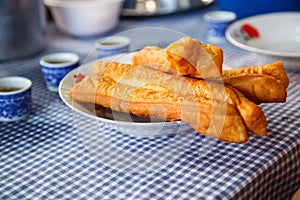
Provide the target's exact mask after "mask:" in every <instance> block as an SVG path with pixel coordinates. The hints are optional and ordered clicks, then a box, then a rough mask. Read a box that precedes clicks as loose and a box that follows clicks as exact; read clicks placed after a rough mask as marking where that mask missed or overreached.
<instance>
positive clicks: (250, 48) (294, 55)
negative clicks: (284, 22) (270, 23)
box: [225, 11, 300, 58]
mask: <svg viewBox="0 0 300 200" xmlns="http://www.w3.org/2000/svg"><path fill="white" fill-rule="evenodd" d="M282 16H290V17H296V16H297V17H300V12H296V11H293V12H290V11H287V12H284V11H283V12H272V13H266V14H260V15H254V16H250V17H246V18H243V19H240V20H237V21H235V22H233V23H232V24H230V25H229V27H228V28H227V29H226V32H225V38H226V39H227V40H228V41H229V42H230V43H231V44H233V45H234V46H236V47H239V48H241V49H244V50H247V51H251V52H254V53H260V54H265V55H270V56H279V57H286V58H300V52H299V53H294V52H292V53H289V52H280V51H272V50H267V49H262V48H258V47H254V46H249V45H246V44H244V43H241V42H239V41H237V40H235V39H234V38H233V37H231V33H232V31H233V30H235V29H236V28H237V27H238V26H239V25H241V24H243V23H245V22H248V21H249V20H251V21H252V20H260V19H262V18H271V17H282Z"/></svg>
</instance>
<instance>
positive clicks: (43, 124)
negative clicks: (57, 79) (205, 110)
mask: <svg viewBox="0 0 300 200" xmlns="http://www.w3.org/2000/svg"><path fill="white" fill-rule="evenodd" d="M210 9H214V8H213V7H209V8H206V9H202V10H197V11H192V12H187V13H180V14H176V15H168V16H160V17H154V18H123V19H122V20H121V23H120V25H119V26H118V27H117V29H116V30H114V31H113V32H112V33H109V34H107V35H113V34H117V33H119V32H122V31H126V30H130V29H134V28H141V27H164V28H169V29H172V30H176V31H179V32H181V33H183V34H186V35H189V36H191V37H193V38H196V39H199V40H200V41H202V42H204V43H206V42H207V41H206V38H205V29H204V24H203V21H202V15H203V13H204V12H206V11H207V10H210ZM107 35H103V36H107ZM101 37H102V36H101ZM95 39H96V38H73V37H69V36H67V35H64V34H61V33H60V32H58V31H57V30H56V28H55V26H54V25H53V24H52V25H51V24H50V25H49V26H48V29H47V46H46V48H45V50H44V51H42V52H40V53H39V54H37V55H34V56H31V57H26V58H20V59H15V60H11V61H5V62H1V63H0V76H1V77H3V76H11V75H18V76H25V77H28V78H30V79H31V80H32V81H33V86H32V98H33V107H32V114H31V115H30V117H29V118H27V119H26V120H24V121H20V122H13V123H0V199H186V200H190V199H289V198H290V197H291V196H292V195H293V193H294V192H295V191H296V190H297V188H299V187H300V159H299V158H300V157H299V156H300V145H299V144H300V73H299V72H293V71H288V75H289V77H290V81H291V83H290V86H289V88H288V98H287V102H286V103H282V104H262V105H261V107H262V108H263V110H264V112H265V114H266V116H267V121H268V136H266V137H256V136H253V135H251V138H250V140H249V142H248V143H245V144H229V143H224V142H220V141H217V140H215V139H208V138H205V137H204V136H202V135H200V134H197V133H194V132H191V133H189V134H187V136H186V137H180V138H179V139H178V140H176V142H177V146H176V148H172V149H171V148H170V149H167V150H168V152H171V153H172V152H174V153H178V152H180V154H178V155H176V154H173V155H174V156H175V157H172V158H170V159H168V160H163V161H162V162H160V164H161V165H160V166H159V167H158V168H155V169H153V168H150V170H135V169H133V168H131V169H128V168H126V166H128V163H126V162H125V160H126V158H124V157H121V156H120V157H118V156H116V155H114V156H115V157H110V153H112V152H109V151H107V152H105V151H104V152H102V154H100V155H107V158H105V159H106V160H105V159H103V158H101V157H97V156H95V155H94V154H93V153H91V150H92V149H90V148H89V147H87V146H86V145H85V144H86V143H85V142H86V141H87V140H89V139H90V140H93V139H95V138H97V133H99V134H101V137H102V138H104V137H106V139H108V138H109V140H110V143H109V144H110V145H114V147H116V148H121V149H122V150H124V151H128V152H129V154H130V153H132V152H135V153H136V152H137V151H138V153H140V154H141V155H142V156H144V155H146V152H147V151H149V149H152V150H153V149H155V148H158V147H159V148H163V147H164V145H165V144H167V143H168V140H169V139H170V138H168V137H167V138H166V137H159V138H150V139H138V138H134V137H130V136H128V135H125V134H121V133H118V132H116V131H114V130H113V129H111V128H110V127H106V126H104V125H103V126H92V123H91V126H89V127H88V128H87V129H85V130H83V129H82V127H81V126H78V124H80V122H84V123H85V122H86V121H85V120H83V121H80V120H78V119H79V118H80V116H78V115H77V114H76V113H74V112H73V111H72V110H71V109H70V108H68V107H67V106H66V105H65V104H64V103H63V102H62V101H61V100H60V97H59V95H58V94H57V93H53V92H49V91H48V90H47V89H46V86H45V83H44V80H43V76H42V73H41V71H40V68H39V64H38V62H39V59H40V58H41V57H42V56H43V55H46V54H49V53H53V52H58V51H70V52H75V53H78V54H79V55H80V56H81V60H84V59H85V58H86V56H87V55H88V54H89V53H90V52H91V51H92V50H93V41H94V40H95ZM146 39H147V38H145V40H146ZM218 45H219V46H220V47H221V48H223V50H224V53H225V64H226V65H229V66H231V67H240V66H244V65H256V64H263V63H268V62H272V61H275V60H277V59H278V58H274V57H268V56H264V55H259V54H255V53H250V52H246V51H243V50H241V49H238V48H236V47H234V46H233V45H231V44H229V43H227V42H224V43H222V44H218ZM299 68H300V62H299ZM78 117H79V118H78ZM75 118H76V119H77V120H78V121H76V119H75ZM74 119H75V120H74ZM87 121H88V120H87ZM75 123H76V124H75ZM85 124H86V123H85ZM83 132H84V134H82V133H83ZM80 133H81V134H80ZM85 136H86V138H85ZM108 136H109V137H108ZM99 137H100V136H99ZM187 138H189V141H188V143H186V142H187ZM190 139H191V140H190ZM109 144H108V145H109ZM210 144H212V145H211V146H210ZM180 145H184V147H185V148H180ZM94 148H95V149H97V148H99V149H100V150H101V149H103V148H101V145H100V146H98V147H96V146H95V147H94ZM181 150H182V151H181ZM168 155H172V154H168ZM164 156H165V155H162V157H164ZM109 158H110V159H109ZM134 162H135V161H134V160H132V161H131V163H130V164H132V163H134ZM112 163H115V164H116V165H112ZM139 164H140V165H141V166H142V165H143V163H137V169H139V167H140V166H139ZM148 164H149V163H148ZM150 165H151V163H150ZM123 169H126V170H123ZM143 169H146V168H143Z"/></svg>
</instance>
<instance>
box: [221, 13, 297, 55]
mask: <svg viewBox="0 0 300 200" xmlns="http://www.w3.org/2000/svg"><path fill="white" fill-rule="evenodd" d="M244 24H250V25H252V26H253V27H255V28H256V29H257V31H258V32H259V37H258V38H252V37H246V36H245V34H244V32H243V31H241V27H242V25H244ZM226 38H227V40H228V41H229V42H231V43H232V44H234V45H236V46H237V47H240V48H242V49H245V50H248V51H251V52H256V53H261V54H266V55H271V56H280V57H286V58H300V12H278V13H270V14H263V15H257V16H253V17H248V18H245V19H242V20H239V21H236V22H234V23H232V24H231V25H230V26H229V27H228V29H227V30H226Z"/></svg>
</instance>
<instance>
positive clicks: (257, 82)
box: [222, 61, 289, 104]
mask: <svg viewBox="0 0 300 200" xmlns="http://www.w3.org/2000/svg"><path fill="white" fill-rule="evenodd" d="M222 78H223V81H224V83H225V84H228V85H231V86H232V87H234V88H236V89H238V90H239V91H240V92H242V93H243V94H244V95H245V96H246V97H248V98H249V99H250V100H252V101H254V102H255V103H257V104H259V103H272V102H285V101H286V97H287V92H286V88H287V87H288V85H289V78H288V76H287V74H286V72H285V70H284V68H283V65H282V62H281V61H278V62H274V63H270V64H265V65H260V66H248V67H242V68H236V69H230V70H223V75H222Z"/></svg>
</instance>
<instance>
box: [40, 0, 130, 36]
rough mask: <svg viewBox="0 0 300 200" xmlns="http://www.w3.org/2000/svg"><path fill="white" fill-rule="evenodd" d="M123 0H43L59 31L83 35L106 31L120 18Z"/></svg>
mask: <svg viewBox="0 0 300 200" xmlns="http://www.w3.org/2000/svg"><path fill="white" fill-rule="evenodd" d="M123 1H124V0H85V1H84V0H44V4H45V5H46V6H47V7H49V9H50V12H51V14H52V16H53V18H54V21H55V23H56V25H57V27H58V29H59V30H60V31H61V32H64V33H67V34H70V35H74V36H79V37H84V36H93V35H98V34H102V33H106V32H109V31H111V30H112V29H114V28H115V27H116V26H117V25H118V23H119V20H120V12H121V8H122V5H123Z"/></svg>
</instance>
